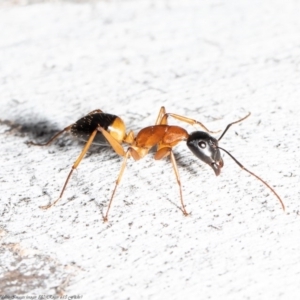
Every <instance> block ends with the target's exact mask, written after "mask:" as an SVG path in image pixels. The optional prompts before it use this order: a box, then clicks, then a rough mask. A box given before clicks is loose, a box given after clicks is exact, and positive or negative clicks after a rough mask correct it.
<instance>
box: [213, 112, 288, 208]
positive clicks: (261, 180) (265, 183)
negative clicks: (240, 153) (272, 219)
mask: <svg viewBox="0 0 300 300" xmlns="http://www.w3.org/2000/svg"><path fill="white" fill-rule="evenodd" d="M249 115H250V114H248V115H247V116H246V117H245V118H247V117H248V116H249ZM245 118H243V119H241V120H239V121H238V122H240V121H242V120H244V119H245ZM235 123H237V122H234V123H231V124H229V125H228V126H227V127H226V129H225V131H224V132H223V134H222V135H221V138H222V137H223V135H224V134H225V132H226V131H227V130H228V128H229V127H230V126H231V125H232V124H235ZM219 140H220V138H219ZM218 148H219V149H221V150H223V151H224V152H225V153H227V154H228V155H229V156H230V157H231V158H232V159H233V160H234V161H235V162H236V164H237V165H239V166H240V168H241V169H243V170H245V171H246V172H248V173H249V174H250V175H252V176H254V177H255V178H256V179H258V180H259V181H260V182H262V183H263V184H264V185H265V186H266V187H268V188H269V189H270V190H271V191H272V192H273V194H274V195H275V196H276V197H277V199H278V200H279V202H280V204H281V207H282V209H283V211H285V206H284V204H283V201H282V200H281V198H280V197H279V195H278V194H277V193H276V192H275V190H274V189H273V188H272V187H271V186H270V185H269V184H268V183H267V182H265V181H264V180H263V179H262V178H260V177H259V176H257V175H256V174H254V173H252V172H251V171H249V170H248V169H246V168H245V167H244V166H243V165H242V164H241V163H240V162H239V161H238V160H237V159H236V158H235V157H234V156H233V155H232V154H230V153H229V152H228V151H227V150H225V149H224V148H221V147H219V146H218Z"/></svg>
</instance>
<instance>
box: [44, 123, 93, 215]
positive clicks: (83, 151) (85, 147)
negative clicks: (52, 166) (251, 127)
mask: <svg viewBox="0 0 300 300" xmlns="http://www.w3.org/2000/svg"><path fill="white" fill-rule="evenodd" d="M97 132H98V130H97V129H96V130H94V131H93V133H92V134H91V136H90V137H89V139H88V141H87V143H86V144H85V146H84V148H83V150H82V151H81V153H80V155H79V156H78V158H77V159H76V161H75V163H74V165H73V166H72V169H71V171H70V173H69V175H68V177H67V179H66V181H65V184H64V186H63V188H62V190H61V193H60V195H59V198H58V199H56V200H55V201H54V202H52V203H50V204H48V205H45V206H40V208H42V209H48V208H50V207H52V206H54V205H55V204H56V203H57V202H58V201H59V200H60V199H61V198H62V196H63V194H64V191H65V189H66V187H67V184H68V182H69V179H70V178H71V175H72V173H73V171H74V170H75V169H76V168H77V167H78V165H79V164H80V162H81V160H82V159H83V157H84V155H85V154H86V152H87V151H88V150H89V148H90V146H91V144H92V143H93V140H94V138H95V136H96V134H97Z"/></svg>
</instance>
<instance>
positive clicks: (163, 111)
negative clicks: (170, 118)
mask: <svg viewBox="0 0 300 300" xmlns="http://www.w3.org/2000/svg"><path fill="white" fill-rule="evenodd" d="M165 114H166V109H165V107H164V106H162V107H161V108H160V110H159V113H158V116H157V119H156V122H155V125H166V124H167V120H165V123H162V118H163V117H164V116H165Z"/></svg>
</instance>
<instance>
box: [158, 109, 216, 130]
mask: <svg viewBox="0 0 300 300" xmlns="http://www.w3.org/2000/svg"><path fill="white" fill-rule="evenodd" d="M170 116H171V117H173V118H174V119H176V120H179V121H181V122H184V123H187V124H190V125H192V126H195V125H199V126H200V127H202V128H203V129H204V130H205V131H207V132H209V133H218V132H219V131H220V130H218V131H211V130H209V129H208V128H207V127H206V126H204V125H203V124H202V123H201V122H199V121H196V120H194V119H191V118H187V117H184V116H180V115H176V114H171V113H165V115H164V116H163V117H162V118H161V122H160V124H167V119H168V117H170Z"/></svg>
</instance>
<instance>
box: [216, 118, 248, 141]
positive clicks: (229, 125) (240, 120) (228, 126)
mask: <svg viewBox="0 0 300 300" xmlns="http://www.w3.org/2000/svg"><path fill="white" fill-rule="evenodd" d="M250 115H251V113H250V112H249V113H248V114H247V116H246V117H244V118H242V119H239V120H237V121H235V122H232V123H230V124H228V125H227V126H226V128H225V130H224V131H223V133H222V134H221V136H220V137H219V138H218V142H219V141H220V140H221V138H222V137H223V136H224V135H225V133H226V132H227V130H228V129H229V128H230V127H231V125H233V124H236V123H240V122H242V121H244V120H245V119H247V118H248V117H249V116H250Z"/></svg>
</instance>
